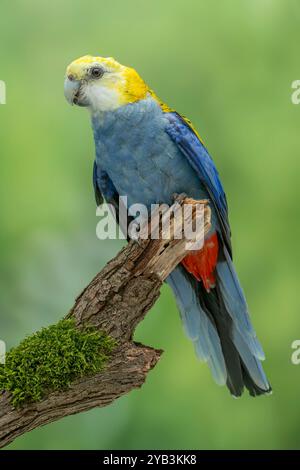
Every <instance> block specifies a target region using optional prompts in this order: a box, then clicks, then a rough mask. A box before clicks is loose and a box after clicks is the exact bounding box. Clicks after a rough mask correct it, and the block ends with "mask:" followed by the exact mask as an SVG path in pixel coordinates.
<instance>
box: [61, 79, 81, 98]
mask: <svg viewBox="0 0 300 470" xmlns="http://www.w3.org/2000/svg"><path fill="white" fill-rule="evenodd" d="M80 87H81V81H80V80H74V79H73V78H72V79H70V78H69V77H66V79H65V85H64V93H65V98H66V100H67V101H68V103H70V104H71V105H73V104H77V100H78V98H79V93H80Z"/></svg>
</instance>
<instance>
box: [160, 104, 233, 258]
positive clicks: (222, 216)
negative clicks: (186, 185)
mask: <svg viewBox="0 0 300 470" xmlns="http://www.w3.org/2000/svg"><path fill="white" fill-rule="evenodd" d="M166 117H167V118H168V121H169V124H168V125H167V128H166V132H167V133H168V134H169V136H170V137H171V139H172V140H173V141H174V142H175V143H176V145H177V146H178V148H179V149H180V150H181V152H182V153H183V155H184V156H185V157H186V158H187V160H188V161H189V163H190V165H191V166H192V167H193V168H194V170H195V171H196V173H197V175H198V177H199V179H200V181H201V183H202V185H203V186H204V187H205V189H206V190H207V192H208V194H209V196H210V199H211V202H212V204H213V206H214V208H215V210H216V213H217V216H218V220H219V222H220V227H221V234H220V235H221V236H222V239H223V241H224V243H225V245H226V247H227V250H228V252H229V253H230V255H231V254H232V249H231V239H230V238H231V231H230V226H229V220H228V208H227V201H226V195H225V191H224V189H223V186H222V183H221V181H220V177H219V174H218V171H217V169H216V167H215V164H214V162H213V160H212V158H211V157H210V155H209V153H208V151H207V150H206V148H205V147H204V145H203V144H202V142H201V141H200V139H199V137H198V136H197V135H196V133H195V132H194V130H193V129H192V127H191V126H190V124H189V123H188V122H186V121H185V120H184V118H182V117H181V116H180V115H179V114H178V113H176V112H170V113H166Z"/></svg>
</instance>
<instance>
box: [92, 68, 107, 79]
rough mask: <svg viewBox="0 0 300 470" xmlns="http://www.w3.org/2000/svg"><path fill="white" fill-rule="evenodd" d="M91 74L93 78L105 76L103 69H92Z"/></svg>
mask: <svg viewBox="0 0 300 470" xmlns="http://www.w3.org/2000/svg"><path fill="white" fill-rule="evenodd" d="M90 74H91V77H93V78H100V77H102V75H103V74H104V71H103V69H102V68H101V67H92V68H91V71H90Z"/></svg>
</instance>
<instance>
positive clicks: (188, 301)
mask: <svg viewBox="0 0 300 470" xmlns="http://www.w3.org/2000/svg"><path fill="white" fill-rule="evenodd" d="M167 282H168V284H169V285H170V287H171V288H172V289H173V292H174V294H175V296H176V300H177V304H178V307H179V311H180V315H181V319H182V323H183V326H184V329H185V331H186V334H187V336H188V337H189V338H190V339H191V340H192V341H193V343H194V346H195V350H196V354H197V356H198V357H199V359H201V360H202V361H205V362H208V364H209V366H210V368H211V371H212V374H213V377H214V379H215V381H216V382H217V383H218V384H220V385H224V384H225V383H226V379H227V372H226V365H225V361H224V357H223V353H222V347H221V342H220V338H219V336H218V334H217V331H216V329H215V327H214V325H213V324H212V322H211V320H210V318H209V317H208V316H207V315H206V314H205V312H204V310H203V309H202V308H201V305H200V302H199V298H198V296H197V290H196V289H195V286H194V278H193V277H192V276H191V275H189V274H188V273H186V271H185V270H184V268H183V267H181V266H178V267H177V268H176V269H175V270H174V271H173V272H172V273H171V274H170V275H169V277H168V279H167Z"/></svg>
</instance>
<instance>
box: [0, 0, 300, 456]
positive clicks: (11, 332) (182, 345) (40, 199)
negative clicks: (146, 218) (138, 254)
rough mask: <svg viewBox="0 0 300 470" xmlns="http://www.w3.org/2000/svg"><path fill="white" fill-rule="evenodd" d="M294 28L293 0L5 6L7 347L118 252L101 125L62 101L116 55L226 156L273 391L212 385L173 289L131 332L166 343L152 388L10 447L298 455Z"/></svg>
mask: <svg viewBox="0 0 300 470" xmlns="http://www.w3.org/2000/svg"><path fill="white" fill-rule="evenodd" d="M299 22H300V4H299V2H298V1H297V0H294V1H293V0H273V1H272V0H248V1H243V2H241V1H239V0H227V1H226V2H220V1H219V0H210V1H202V0H201V1H200V0H194V1H192V0H185V1H182V0H181V1H180V0H164V1H163V2H162V1H161V0H152V2H148V3H143V2H140V1H138V0H126V2H125V1H121V0H111V1H110V2H108V1H104V0H88V1H83V0H64V1H59V0H53V1H52V2H48V1H45V0H44V1H41V0H39V1H38V0H15V1H14V2H11V1H9V0H2V1H1V7H0V79H1V80H4V81H5V82H6V85H7V104H6V105H5V106H0V152H1V158H0V192H1V197H0V217H1V231H0V255H1V262H0V276H1V284H0V309H1V322H0V338H1V339H4V340H5V341H6V342H7V345H8V347H11V346H13V345H16V344H17V343H18V341H19V340H20V339H22V338H23V337H24V335H26V334H29V333H31V332H33V331H35V330H37V329H39V328H40V327H42V326H45V325H48V324H50V323H53V322H55V321H57V320H58V319H59V318H60V317H61V316H62V315H63V314H64V313H65V312H66V311H67V310H68V309H69V307H70V306H71V305H72V303H73V300H74V297H75V296H76V295H77V294H78V293H79V292H80V290H81V289H82V288H83V287H84V286H85V285H86V284H87V283H88V282H89V281H90V279H91V278H92V276H93V275H94V274H95V273H96V272H98V271H99V269H100V268H101V267H102V266H103V265H104V264H105V262H106V261H108V260H109V259H110V258H111V257H112V256H113V255H114V254H116V253H117V251H118V249H119V248H120V246H121V242H118V241H99V240H97V238H96V236H95V228H96V223H97V218H96V215H95V203H94V196H93V189H92V181H91V174H92V162H93V155H94V147H93V141H92V132H91V129H90V124H89V118H88V114H87V112H86V111H85V110H83V109H79V108H71V107H70V106H69V105H67V103H66V102H65V99H64V96H63V79H64V72H65V67H66V65H67V64H68V63H69V62H71V61H72V60H73V59H74V58H77V57H79V56H81V55H84V54H87V53H91V54H94V55H103V56H113V57H115V58H116V59H117V60H119V61H120V62H123V63H125V64H128V65H132V66H134V67H135V68H136V69H137V70H138V71H139V72H140V74H141V75H142V76H143V77H144V79H145V80H146V81H147V82H148V83H149V85H150V86H151V87H152V88H153V89H154V90H155V91H156V93H157V94H158V95H159V96H160V97H161V98H162V99H163V100H164V101H166V102H167V103H168V104H169V105H171V106H172V107H174V108H176V109H177V110H178V111H180V112H182V113H183V114H185V115H187V116H189V117H190V118H191V119H192V121H193V122H194V124H195V126H196V127H197V128H198V130H199V132H200V134H201V135H202V136H203V138H204V140H205V142H206V144H207V146H208V148H209V149H210V152H211V154H212V156H213V157H214V159H215V161H216V163H217V166H218V168H219V171H220V174H221V176H222V179H223V182H224V185H225V188H226V190H227V196H228V200H229V207H230V220H231V224H232V231H233V246H234V255H235V263H236V267H237V270H238V273H239V275H240V278H241V281H242V284H243V286H244V289H245V292H246V294H247V299H248V303H249V306H250V309H251V312H252V318H253V321H254V324H255V327H256V330H257V332H258V335H259V337H260V339H261V342H262V343H263V345H264V349H265V352H266V355H267V360H266V362H265V364H264V366H265V369H266V371H267V374H268V376H269V378H270V381H271V383H272V385H273V388H274V393H273V395H272V396H270V397H261V398H259V399H251V398H250V397H248V396H246V395H244V396H243V397H242V398H241V399H239V400H233V399H232V398H231V397H230V395H229V393H228V392H227V390H226V389H225V388H220V387H218V386H216V385H215V384H214V382H213V380H212V378H211V376H210V373H209V370H208V367H207V366H206V365H204V364H201V363H199V362H198V361H197V359H196V358H195V355H194V352H193V348H192V345H191V344H190V343H189V341H188V340H187V339H186V338H185V336H184V333H183V331H182V327H181V324H180V320H179V315H178V312H177V310H176V306H175V303H174V300H173V298H172V296H171V293H170V291H169V290H168V288H167V287H164V288H163V289H162V295H161V298H160V299H159V301H158V302H157V304H156V305H155V306H154V308H153V309H152V311H151V312H150V313H149V314H148V315H147V318H146V319H145V321H144V322H143V323H142V325H140V327H139V328H138V330H137V333H136V339H137V340H138V341H142V342H144V343H145V344H149V345H152V346H155V347H157V348H163V349H164V350H165V353H164V355H163V358H162V360H161V362H160V363H159V364H158V366H157V367H156V368H155V370H153V371H152V372H151V373H150V374H149V376H148V380H147V382H146V384H145V385H144V386H143V388H142V389H141V390H138V391H134V392H132V393H131V394H130V395H128V396H126V397H123V398H122V399H120V400H118V401H117V402H115V403H114V404H113V405H111V406H109V407H108V408H105V409H96V410H93V411H91V412H88V413H84V414H80V415H77V416H73V417H69V418H66V419H63V420H61V421H59V422H57V423H53V424H51V425H48V426H46V427H44V428H41V429H37V430H35V431H33V432H31V433H29V434H26V435H25V436H23V437H21V438H19V439H17V440H16V441H15V442H14V443H13V444H12V445H10V446H9V448H11V449H105V448H106V449H116V448H123V449H136V448H146V449H151V448H152V449H153V448H155V449H163V448H165V449H175V448H180V449H184V448H191V449H241V448H244V449H261V448H267V449H276V448H299V447H300V446H299V443H300V407H299V401H298V400H299V395H300V366H298V367H297V366H295V365H292V364H291V353H292V349H291V343H292V341H293V340H295V339H298V338H299V337H300V305H299V303H300V302H299V261H300V260H299V236H300V230H299V229H300V222H299V219H298V203H299V197H300V183H299V177H300V163H299V162H300V158H299V151H300V145H299V128H300V105H299V106H295V105H293V104H292V103H291V83H292V81H293V80H296V79H300V68H299V51H298V49H299V39H300V29H299Z"/></svg>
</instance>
